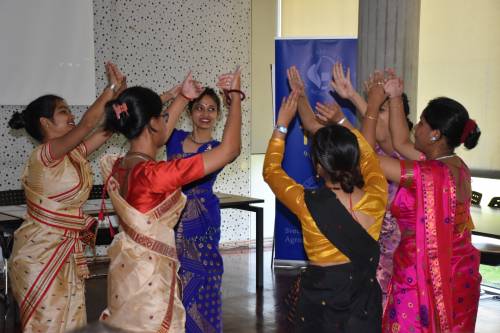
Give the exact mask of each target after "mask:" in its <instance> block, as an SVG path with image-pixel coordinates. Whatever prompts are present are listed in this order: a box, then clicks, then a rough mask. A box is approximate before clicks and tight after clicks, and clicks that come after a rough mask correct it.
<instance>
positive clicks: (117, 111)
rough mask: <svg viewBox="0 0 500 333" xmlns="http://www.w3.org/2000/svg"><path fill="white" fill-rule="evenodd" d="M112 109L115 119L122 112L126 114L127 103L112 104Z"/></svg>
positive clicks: (118, 117)
mask: <svg viewBox="0 0 500 333" xmlns="http://www.w3.org/2000/svg"><path fill="white" fill-rule="evenodd" d="M113 110H114V111H115V116H116V119H120V117H121V114H122V113H125V114H126V115H127V116H128V107H127V103H122V104H113Z"/></svg>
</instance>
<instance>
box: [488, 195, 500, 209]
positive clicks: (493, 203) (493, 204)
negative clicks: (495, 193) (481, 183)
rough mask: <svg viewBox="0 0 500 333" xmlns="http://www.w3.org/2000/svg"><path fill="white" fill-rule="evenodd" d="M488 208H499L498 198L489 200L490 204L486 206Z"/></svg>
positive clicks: (499, 200)
mask: <svg viewBox="0 0 500 333" xmlns="http://www.w3.org/2000/svg"><path fill="white" fill-rule="evenodd" d="M488 206H489V207H491V208H497V209H498V208H500V197H493V198H491V200H490V203H489V204H488Z"/></svg>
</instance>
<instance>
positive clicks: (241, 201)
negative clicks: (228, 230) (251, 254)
mask: <svg viewBox="0 0 500 333" xmlns="http://www.w3.org/2000/svg"><path fill="white" fill-rule="evenodd" d="M215 194H216V195H217V197H218V198H219V200H220V208H221V209H225V208H233V209H241V210H246V211H249V212H254V213H255V223H256V230H255V234H256V235H255V236H256V241H255V258H256V260H255V274H256V276H255V280H256V283H257V289H262V288H263V287H264V208H262V207H258V206H253V204H256V203H263V202H264V200H263V199H257V198H251V197H244V196H241V195H234V194H226V193H220V192H216V193H215Z"/></svg>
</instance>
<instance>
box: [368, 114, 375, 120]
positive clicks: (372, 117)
mask: <svg viewBox="0 0 500 333" xmlns="http://www.w3.org/2000/svg"><path fill="white" fill-rule="evenodd" d="M365 117H366V118H368V119H371V120H377V119H378V117H376V116H372V115H369V114H366V115H365Z"/></svg>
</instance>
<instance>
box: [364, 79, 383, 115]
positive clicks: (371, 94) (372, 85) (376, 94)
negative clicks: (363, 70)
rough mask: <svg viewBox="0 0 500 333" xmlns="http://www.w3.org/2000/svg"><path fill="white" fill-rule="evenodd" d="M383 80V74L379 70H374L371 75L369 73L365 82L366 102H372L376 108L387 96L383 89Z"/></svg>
mask: <svg viewBox="0 0 500 333" xmlns="http://www.w3.org/2000/svg"><path fill="white" fill-rule="evenodd" d="M384 80H385V78H384V74H383V73H382V72H381V71H379V70H376V71H374V72H373V74H372V75H370V78H369V79H368V81H366V82H365V89H366V91H367V94H368V104H372V105H373V106H375V107H377V108H380V106H381V105H382V104H383V103H384V101H385V99H386V98H387V95H386V93H385V90H384V85H385V81H384Z"/></svg>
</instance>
